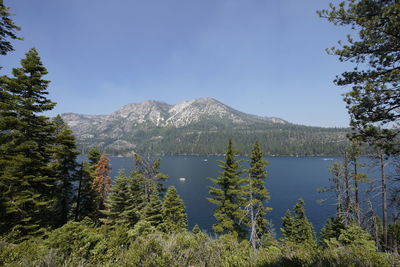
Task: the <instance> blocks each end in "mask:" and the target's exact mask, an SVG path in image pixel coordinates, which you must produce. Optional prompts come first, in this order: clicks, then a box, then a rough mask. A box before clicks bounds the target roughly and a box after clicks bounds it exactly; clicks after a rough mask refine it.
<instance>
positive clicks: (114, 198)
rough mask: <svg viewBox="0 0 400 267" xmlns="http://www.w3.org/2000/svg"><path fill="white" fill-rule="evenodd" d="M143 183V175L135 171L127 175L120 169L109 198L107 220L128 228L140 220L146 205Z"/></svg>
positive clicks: (106, 212)
mask: <svg viewBox="0 0 400 267" xmlns="http://www.w3.org/2000/svg"><path fill="white" fill-rule="evenodd" d="M142 184H143V180H142V177H141V176H140V175H139V174H138V173H136V172H133V173H132V175H131V176H130V177H127V176H126V174H125V171H124V170H120V172H119V174H118V176H117V177H116V178H115V182H114V184H113V186H112V187H111V191H110V195H109V197H108V200H107V205H106V206H107V210H106V211H105V214H106V215H107V219H106V220H105V221H107V222H108V223H112V224H119V225H124V226H125V227H128V228H131V227H133V226H134V225H135V224H136V223H137V222H138V221H139V220H140V217H141V212H142V209H143V207H144V200H145V199H144V192H143V189H142Z"/></svg>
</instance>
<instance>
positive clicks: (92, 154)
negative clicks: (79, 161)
mask: <svg viewBox="0 0 400 267" xmlns="http://www.w3.org/2000/svg"><path fill="white" fill-rule="evenodd" d="M87 157H88V160H89V164H90V166H93V167H92V168H93V171H94V170H95V169H96V165H97V163H98V162H99V160H100V157H101V153H100V151H99V150H98V149H97V148H91V149H90V150H89V151H88V153H87Z"/></svg>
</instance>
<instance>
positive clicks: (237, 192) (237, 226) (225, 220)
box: [207, 140, 246, 237]
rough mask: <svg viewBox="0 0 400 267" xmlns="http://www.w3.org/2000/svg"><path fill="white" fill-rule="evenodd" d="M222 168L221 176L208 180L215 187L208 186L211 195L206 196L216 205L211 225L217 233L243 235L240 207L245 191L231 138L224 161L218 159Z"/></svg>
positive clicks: (243, 202)
mask: <svg viewBox="0 0 400 267" xmlns="http://www.w3.org/2000/svg"><path fill="white" fill-rule="evenodd" d="M219 162H220V163H221V165H219V167H221V168H222V171H221V172H220V174H221V176H219V177H218V178H216V179H213V178H210V180H211V181H212V182H213V183H214V184H215V185H216V187H211V186H210V187H209V193H210V195H211V196H212V197H211V198H207V200H208V201H210V202H211V203H213V204H215V205H217V206H218V207H217V208H216V209H215V210H214V217H215V218H216V219H217V223H216V224H214V225H213V229H214V231H215V232H216V233H219V234H227V233H232V234H237V235H238V236H239V237H244V236H245V234H246V229H245V226H244V225H243V224H241V221H242V220H243V219H244V217H245V216H246V213H245V211H244V210H242V209H241V207H242V206H243V204H245V198H244V196H245V191H244V187H243V183H244V179H242V178H241V177H240V176H241V174H242V172H241V170H240V169H241V166H240V161H237V160H236V159H235V150H234V148H233V144H232V140H229V142H228V148H227V151H226V155H225V161H219Z"/></svg>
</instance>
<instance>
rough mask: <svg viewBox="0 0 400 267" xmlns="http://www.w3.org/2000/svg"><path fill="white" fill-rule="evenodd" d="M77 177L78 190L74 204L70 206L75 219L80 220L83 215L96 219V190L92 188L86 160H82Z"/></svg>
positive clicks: (89, 167) (91, 179)
mask: <svg viewBox="0 0 400 267" xmlns="http://www.w3.org/2000/svg"><path fill="white" fill-rule="evenodd" d="M77 178H78V192H77V194H76V196H75V205H74V206H73V208H72V214H73V216H74V218H75V221H81V220H82V219H84V218H85V217H89V218H91V219H92V220H96V216H97V214H98V207H97V192H96V191H95V190H94V188H93V180H94V177H93V176H92V172H91V166H90V164H89V163H88V162H82V164H81V166H80V168H79V171H78V173H77Z"/></svg>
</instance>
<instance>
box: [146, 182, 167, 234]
mask: <svg viewBox="0 0 400 267" xmlns="http://www.w3.org/2000/svg"><path fill="white" fill-rule="evenodd" d="M151 192H152V193H151V195H150V201H149V202H148V203H147V205H146V207H145V208H144V210H143V216H142V219H143V220H144V221H146V222H148V223H150V224H151V226H153V227H155V228H158V229H160V228H162V226H163V222H164V218H163V207H162V203H161V201H160V199H159V195H158V191H157V189H156V188H154V189H152V190H151Z"/></svg>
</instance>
